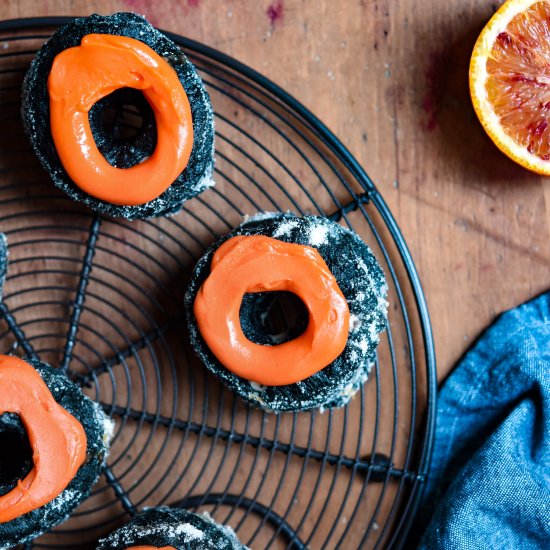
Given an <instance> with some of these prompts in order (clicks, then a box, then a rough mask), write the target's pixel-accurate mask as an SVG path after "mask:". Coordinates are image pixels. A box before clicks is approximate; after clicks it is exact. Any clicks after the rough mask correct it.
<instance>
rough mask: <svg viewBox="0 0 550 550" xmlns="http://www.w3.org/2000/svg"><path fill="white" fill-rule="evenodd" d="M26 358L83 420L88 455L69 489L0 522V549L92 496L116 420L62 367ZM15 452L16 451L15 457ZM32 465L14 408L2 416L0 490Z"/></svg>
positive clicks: (38, 531)
mask: <svg viewBox="0 0 550 550" xmlns="http://www.w3.org/2000/svg"><path fill="white" fill-rule="evenodd" d="M27 361H28V362H29V363H30V364H31V365H32V366H33V367H34V368H35V369H36V370H37V371H38V373H39V374H40V376H41V377H42V379H43V380H44V382H45V383H46V385H47V386H48V388H49V389H50V391H51V393H52V395H53V397H54V399H55V400H56V401H57V403H59V405H61V406H62V407H63V408H64V409H65V410H67V411H68V412H69V413H70V414H72V415H73V416H74V417H75V418H76V419H77V420H78V421H79V422H80V423H81V424H82V426H83V428H84V431H85V433H86V438H87V458H86V461H85V462H84V464H82V466H81V467H80V468H79V470H78V472H77V473H76V476H75V477H74V478H73V480H72V481H71V482H70V483H69V485H68V486H67V487H66V489H65V490H64V491H63V492H62V493H61V494H60V495H58V496H57V497H56V498H54V499H53V500H52V501H50V502H48V503H47V504H45V505H44V506H41V507H40V508H37V509H36V510H32V511H31V512H28V513H26V514H23V515H22V516H19V517H18V518H15V519H13V520H11V521H8V522H6V523H0V548H4V547H5V548H10V547H12V546H15V545H17V544H22V543H24V542H26V541H29V540H31V539H33V538H35V537H37V536H38V535H40V534H42V533H44V532H45V531H47V530H48V529H50V528H51V527H53V526H54V525H57V524H58V523H61V522H62V521H63V520H64V519H66V518H67V517H68V515H69V514H70V513H71V511H72V510H73V509H74V508H76V506H78V505H79V504H80V503H81V502H82V501H83V500H84V499H86V498H87V497H88V495H89V494H90V491H91V488H92V485H94V483H95V482H96V481H97V479H98V477H99V474H100V472H101V468H102V466H103V464H104V462H105V458H106V456H107V452H108V449H109V442H110V440H111V436H112V432H113V422H112V421H111V420H110V419H109V418H108V417H107V416H105V414H104V413H103V411H102V410H101V408H100V407H99V405H98V404H97V403H94V402H93V401H92V400H91V399H89V398H88V397H86V396H85V395H84V394H83V393H82V392H81V391H80V389H79V388H78V387H77V386H76V385H75V384H73V383H72V382H71V381H70V380H69V379H68V378H67V377H66V376H65V374H64V373H63V372H62V371H60V370H59V369H55V368H53V367H50V366H49V365H47V364H46V363H42V362H39V361H32V360H30V361H29V360H28V359H27ZM8 442H13V443H15V444H16V447H13V446H12V445H10V446H6V445H5V443H8ZM14 448H16V449H17V451H14ZM52 451H54V452H55V449H52ZM14 453H15V454H16V455H17V456H13V455H14ZM31 468H32V451H31V449H30V445H29V441H28V437H27V432H26V430H25V428H24V426H23V423H22V422H21V419H20V418H19V416H18V415H15V414H11V413H4V414H2V415H0V495H3V494H6V493H8V492H9V491H10V490H11V489H13V487H14V486H15V484H16V482H17V480H18V479H21V478H22V477H24V476H25V475H26V474H27V473H28V472H29V471H30V469H31Z"/></svg>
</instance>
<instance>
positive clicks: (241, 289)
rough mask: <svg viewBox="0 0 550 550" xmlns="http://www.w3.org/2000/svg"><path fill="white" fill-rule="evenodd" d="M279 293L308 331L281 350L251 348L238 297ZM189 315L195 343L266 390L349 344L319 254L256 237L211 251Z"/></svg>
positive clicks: (345, 314) (338, 294)
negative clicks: (290, 296) (298, 305)
mask: <svg viewBox="0 0 550 550" xmlns="http://www.w3.org/2000/svg"><path fill="white" fill-rule="evenodd" d="M278 290H286V291H289V292H293V293H294V294H296V295H297V296H298V297H299V298H301V300H302V301H303V302H304V304H305V305H306V307H307V309H308V311H309V324H308V327H307V329H306V331H305V332H304V333H303V334H302V335H301V336H299V337H298V338H295V339H294V340H291V341H289V342H285V343H283V344H279V345H276V346H264V345H261V344H255V343H254V342H251V341H250V340H248V339H247V338H246V337H245V335H244V333H243V331H242V328H241V323H240V319H239V310H240V306H241V302H242V298H243V295H244V294H245V293H247V292H267V291H278ZM194 311H195V317H196V319H197V324H198V327H199V330H200V333H201V335H202V337H203V338H204V340H205V342H206V344H207V345H208V347H209V348H210V350H211V351H212V353H213V354H214V355H215V356H216V357H217V358H218V360H219V361H220V362H221V363H222V364H223V365H224V367H226V368H227V369H228V370H230V371H231V372H233V373H234V374H236V375H238V376H240V377H242V378H246V379H247V380H250V381H254V382H257V383H259V384H263V385H265V386H283V385H285V384H294V383H296V382H299V381H300V380H304V379H306V378H308V377H310V376H311V375H312V374H315V373H316V372H318V371H320V370H321V369H323V368H324V367H326V366H328V365H329V364H330V363H332V361H334V359H336V358H337V357H338V356H339V355H340V354H341V353H342V351H343V350H344V348H345V347H346V342H347V338H348V331H349V309H348V304H347V302H346V299H345V297H344V295H343V294H342V291H341V290H340V288H339V287H338V283H337V282H336V279H335V278H334V275H333V274H332V273H331V272H330V270H329V268H328V266H327V264H326V263H325V261H324V260H323V258H322V257H321V255H320V254H319V252H318V251H317V250H315V249H314V248H311V247H309V246H304V245H300V244H293V243H285V242H282V241H279V240H277V239H272V238H270V237H265V236H262V235H254V236H250V237H246V236H239V237H233V238H231V239H228V240H227V241H225V242H224V243H223V244H222V245H221V246H220V247H219V248H218V250H217V251H216V253H215V254H214V257H213V258H212V265H211V273H210V275H209V277H208V278H207V279H206V281H205V282H204V283H203V285H202V286H201V288H200V289H199V292H198V293H197V297H196V299H195V303H194Z"/></svg>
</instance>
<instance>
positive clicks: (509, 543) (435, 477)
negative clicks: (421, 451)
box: [417, 292, 550, 550]
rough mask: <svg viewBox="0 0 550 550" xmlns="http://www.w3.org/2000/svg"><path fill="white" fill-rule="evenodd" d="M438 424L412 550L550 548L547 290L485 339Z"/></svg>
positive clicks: (445, 399) (449, 384)
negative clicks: (416, 549) (420, 520)
mask: <svg viewBox="0 0 550 550" xmlns="http://www.w3.org/2000/svg"><path fill="white" fill-rule="evenodd" d="M436 422H437V428H436V435H435V444H434V453H433V458H432V461H431V470H430V477H429V481H428V485H427V487H426V493H425V496H424V510H423V512H424V518H425V520H427V519H429V518H430V517H431V521H430V522H429V524H428V527H427V529H426V531H425V532H424V535H423V536H422V538H421V540H420V546H419V548H421V549H430V550H432V549H437V548H444V549H446V550H447V549H453V550H461V549H466V548H467V549H472V548H475V549H485V548H487V549H508V548H520V549H532V548H533V549H534V548H537V549H538V548H544V549H550V292H548V293H546V294H543V295H541V296H539V297H538V298H536V299H534V300H532V301H530V302H528V303H526V304H523V305H522V306H520V307H518V308H516V309H514V310H511V311H508V312H506V313H504V314H503V315H501V316H500V317H499V318H498V319H497V320H496V321H495V323H494V324H493V325H492V326H491V327H490V328H489V329H488V330H487V331H486V332H485V333H484V334H483V335H482V337H481V338H480V339H479V340H478V341H477V343H476V344H475V345H474V347H473V348H472V349H471V350H470V351H469V352H468V353H467V354H466V355H465V357H464V358H463V359H462V361H461V362H460V363H459V365H458V366H457V367H456V369H455V370H454V371H453V373H452V374H451V376H450V377H449V378H448V380H447V381H446V382H445V384H444V386H443V388H442V389H441V392H440V394H439V401H438V406H437V421H436ZM417 528H419V529H420V528H421V524H420V525H418V524H417Z"/></svg>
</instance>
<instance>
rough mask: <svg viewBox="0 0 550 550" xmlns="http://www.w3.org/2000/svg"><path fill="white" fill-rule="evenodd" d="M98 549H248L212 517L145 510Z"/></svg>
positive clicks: (161, 508)
mask: <svg viewBox="0 0 550 550" xmlns="http://www.w3.org/2000/svg"><path fill="white" fill-rule="evenodd" d="M98 544H99V545H98V547H97V550H123V549H126V548H127V547H129V546H137V545H151V546H159V547H160V546H173V547H174V548H177V549H179V548H185V549H186V550H210V549H214V548H215V549H219V550H246V547H245V546H243V545H242V544H241V543H240V542H239V540H238V539H237V537H236V535H235V533H234V531H233V530H232V529H231V528H230V527H227V526H224V525H220V524H219V523H216V522H215V521H214V520H213V519H212V518H211V517H210V515H208V514H207V513H204V514H194V513H192V512H187V511H186V510H182V509H179V508H169V507H167V506H159V507H155V508H146V509H145V510H144V511H143V512H141V513H139V514H138V515H137V516H135V517H134V518H132V519H131V520H130V521H129V522H128V523H127V524H126V525H123V526H122V527H120V528H119V529H117V530H116V531H114V532H113V533H111V534H110V535H109V536H108V537H106V538H104V539H101V540H100V541H99V543H98Z"/></svg>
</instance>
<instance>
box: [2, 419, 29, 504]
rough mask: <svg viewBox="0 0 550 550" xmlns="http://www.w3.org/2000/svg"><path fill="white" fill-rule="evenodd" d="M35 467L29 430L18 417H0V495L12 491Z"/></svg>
mask: <svg viewBox="0 0 550 550" xmlns="http://www.w3.org/2000/svg"><path fill="white" fill-rule="evenodd" d="M32 466H33V459H32V448H31V444H30V441H29V437H28V435H27V430H26V429H25V426H24V425H23V422H22V421H21V419H20V418H19V416H18V415H16V414H12V413H4V414H2V415H0V495H4V494H6V493H8V492H9V491H11V490H12V489H13V488H14V487H15V486H16V484H17V482H18V481H19V480H20V479H23V478H24V477H26V475H27V474H28V473H29V472H30V471H31V469H32Z"/></svg>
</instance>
